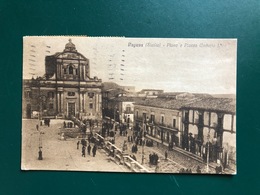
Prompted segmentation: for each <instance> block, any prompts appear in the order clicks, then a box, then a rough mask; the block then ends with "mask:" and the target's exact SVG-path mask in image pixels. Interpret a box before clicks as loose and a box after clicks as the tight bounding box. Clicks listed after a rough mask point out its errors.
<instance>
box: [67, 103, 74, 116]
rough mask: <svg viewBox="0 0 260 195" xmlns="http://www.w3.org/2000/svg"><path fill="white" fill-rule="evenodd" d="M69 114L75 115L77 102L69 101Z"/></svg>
mask: <svg viewBox="0 0 260 195" xmlns="http://www.w3.org/2000/svg"><path fill="white" fill-rule="evenodd" d="M68 114H69V117H71V116H75V103H68Z"/></svg>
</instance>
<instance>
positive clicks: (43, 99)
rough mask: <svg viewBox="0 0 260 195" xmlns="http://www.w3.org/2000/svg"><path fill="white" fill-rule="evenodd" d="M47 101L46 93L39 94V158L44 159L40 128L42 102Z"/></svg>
mask: <svg viewBox="0 0 260 195" xmlns="http://www.w3.org/2000/svg"><path fill="white" fill-rule="evenodd" d="M45 101H46V96H45V95H39V104H40V109H39V114H38V123H39V124H38V126H37V130H38V131H39V152H38V155H39V156H38V160H42V159H43V158H42V136H41V135H42V134H43V133H42V132H41V130H40V126H41V119H42V103H43V102H45Z"/></svg>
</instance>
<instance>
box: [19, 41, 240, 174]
mask: <svg viewBox="0 0 260 195" xmlns="http://www.w3.org/2000/svg"><path fill="white" fill-rule="evenodd" d="M236 72H237V40H236V39H187V38H185V39H184V38H183V39H182V38H126V37H87V36H26V37H24V38H23V78H22V79H23V85H22V88H23V94H22V130H21V131H22V147H21V154H22V155H21V169H22V170H24V171H28V170H53V171H91V172H129V173H130V172H133V173H175V174H227V175H235V174H237V165H236Z"/></svg>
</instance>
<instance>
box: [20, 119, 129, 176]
mask: <svg viewBox="0 0 260 195" xmlns="http://www.w3.org/2000/svg"><path fill="white" fill-rule="evenodd" d="M63 121H64V120H51V123H50V127H48V126H40V127H39V130H40V131H42V132H43V133H44V134H42V153H43V160H38V151H39V149H38V147H39V131H37V130H36V125H37V124H38V120H36V119H26V120H23V131H22V134H23V135H22V169H23V170H70V171H108V172H127V171H129V170H128V169H127V168H125V167H124V166H123V165H118V164H116V163H114V162H113V161H111V160H110V159H109V158H108V157H107V156H106V154H105V152H104V151H103V150H97V154H96V156H95V157H93V156H89V155H86V157H85V158H84V157H82V156H81V145H80V147H79V149H78V150H77V141H78V140H77V139H67V140H66V141H64V140H60V136H59V135H58V134H59V131H60V128H61V127H62V124H63ZM92 146H93V145H92Z"/></svg>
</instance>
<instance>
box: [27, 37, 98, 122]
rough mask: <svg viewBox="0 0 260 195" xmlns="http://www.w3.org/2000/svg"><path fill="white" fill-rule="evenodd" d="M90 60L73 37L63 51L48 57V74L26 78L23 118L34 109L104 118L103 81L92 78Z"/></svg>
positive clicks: (50, 113)
mask: <svg viewBox="0 0 260 195" xmlns="http://www.w3.org/2000/svg"><path fill="white" fill-rule="evenodd" d="M89 65H90V64H89V59H87V58H86V57H85V56H83V55H82V54H81V53H79V52H78V51H77V50H76V47H75V45H74V44H73V43H72V42H71V40H69V43H67V44H66V45H65V49H64V50H63V51H62V52H57V53H55V54H53V55H50V56H46V57H45V75H44V76H43V77H38V78H36V79H26V80H24V81H23V92H24V93H23V117H26V118H30V117H31V116H32V113H33V112H40V113H42V114H43V115H46V116H51V117H70V116H76V117H79V118H91V119H100V118H101V117H102V109H101V104H102V95H101V82H102V81H101V80H100V79H98V78H97V77H94V78H90V66H89Z"/></svg>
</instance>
